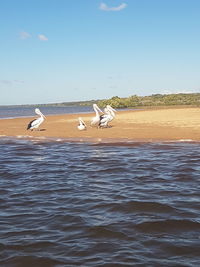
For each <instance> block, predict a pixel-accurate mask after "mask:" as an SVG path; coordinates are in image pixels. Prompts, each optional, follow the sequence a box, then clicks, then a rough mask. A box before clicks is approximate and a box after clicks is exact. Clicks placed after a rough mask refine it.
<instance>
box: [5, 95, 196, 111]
mask: <svg viewBox="0 0 200 267" xmlns="http://www.w3.org/2000/svg"><path fill="white" fill-rule="evenodd" d="M94 103H96V104H98V105H99V106H100V107H105V106H106V105H111V106H112V107H113V108H137V107H138V108H139V107H158V106H160V107H161V106H163V107H164V106H183V105H184V106H200V93H193V94H169V95H162V94H154V95H150V96H137V95H132V96H129V97H123V98H122V97H118V96H113V97H112V98H110V99H104V100H97V99H96V100H88V101H76V102H62V103H49V104H35V105H16V106H22V107H30V106H33V107H35V106H37V107H48V106H51V107H53V106H54V107H69V106H92V104H94ZM8 107H9V106H8Z"/></svg>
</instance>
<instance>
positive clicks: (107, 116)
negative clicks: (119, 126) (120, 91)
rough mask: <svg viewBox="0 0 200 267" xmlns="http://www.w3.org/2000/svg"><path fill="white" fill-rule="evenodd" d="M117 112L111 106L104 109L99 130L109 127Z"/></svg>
mask: <svg viewBox="0 0 200 267" xmlns="http://www.w3.org/2000/svg"><path fill="white" fill-rule="evenodd" d="M115 112H117V111H116V110H115V109H114V108H112V107H111V106H110V105H107V106H106V107H105V108H104V114H103V115H101V116H100V121H99V128H106V127H108V123H109V122H111V121H112V120H113V119H114V118H115Z"/></svg>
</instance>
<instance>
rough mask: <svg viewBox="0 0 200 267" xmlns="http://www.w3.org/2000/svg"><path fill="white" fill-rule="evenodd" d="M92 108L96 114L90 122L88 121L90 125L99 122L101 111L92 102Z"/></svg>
mask: <svg viewBox="0 0 200 267" xmlns="http://www.w3.org/2000/svg"><path fill="white" fill-rule="evenodd" d="M93 109H94V111H95V113H96V116H95V117H93V118H92V120H91V123H90V124H91V126H94V125H97V124H99V122H100V112H101V113H103V112H102V110H101V109H100V108H99V107H98V106H97V104H93Z"/></svg>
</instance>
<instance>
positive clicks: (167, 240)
mask: <svg viewBox="0 0 200 267" xmlns="http://www.w3.org/2000/svg"><path fill="white" fill-rule="evenodd" d="M5 109H9V108H8V107H6V108H3V107H1V108H0V114H1V115H0V116H1V117H2V118H11V117H15V116H13V114H17V116H19V117H20V116H34V112H33V108H25V109H26V111H25V110H23V111H22V110H21V111H20V110H18V112H17V111H16V110H15V111H16V113H13V114H11V113H12V112H10V111H9V112H10V113H9V112H7V116H5V113H6V111H5ZM15 109H17V108H16V107H15ZM28 109H29V112H30V114H29V113H28ZM49 109H50V110H51V111H49V113H48V114H60V113H59V112H58V110H55V109H54V107H52V108H49ZM60 110H61V109H60ZM7 111H8V110H7ZM12 111H13V110H12ZM41 111H42V112H43V113H44V114H45V115H47V110H45V109H42V108H41ZM90 111H91V110H88V112H90ZM54 112H55V113H54ZM62 112H63V110H62V111H61V113H62ZM65 112H66V111H65ZM73 112H75V113H78V112H83V110H82V109H81V110H80V109H79V107H77V108H76V110H75V111H72V110H68V112H66V113H73ZM85 112H87V110H85ZM2 114H4V115H2ZM116 119H117V116H116ZM0 266H3V267H4V266H5V267H13V266H14V267H15V266H16V267H36V266H37V267H40V266H41V267H51V266H58V267H61V266H85V267H87V266H88V267H89V266H92V267H96V266H105V267H106V266H107V267H112V266H113V267H118V266H122V267H123V266H148V267H149V266H159V267H160V266H195V267H196V266H200V143H199V142H195V141H191V140H180V141H176V142H167V141H166V142H157V143H151V142H138V141H134V140H133V141H131V142H125V141H122V142H119V141H116V142H106V141H105V142H79V141H77V142H74V141H70V140H65V139H59V138H55V139H48V138H33V137H30V138H23V137H18V138H11V137H5V136H1V137H0Z"/></svg>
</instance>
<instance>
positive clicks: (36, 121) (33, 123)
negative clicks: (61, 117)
mask: <svg viewBox="0 0 200 267" xmlns="http://www.w3.org/2000/svg"><path fill="white" fill-rule="evenodd" d="M35 113H36V114H37V115H39V116H40V117H39V118H37V119H34V120H32V121H30V122H29V124H28V126H27V130H29V129H30V130H31V131H33V129H38V128H39V126H40V124H42V123H43V121H44V119H45V118H46V117H45V116H44V115H43V114H42V112H41V111H40V110H39V108H36V109H35Z"/></svg>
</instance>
